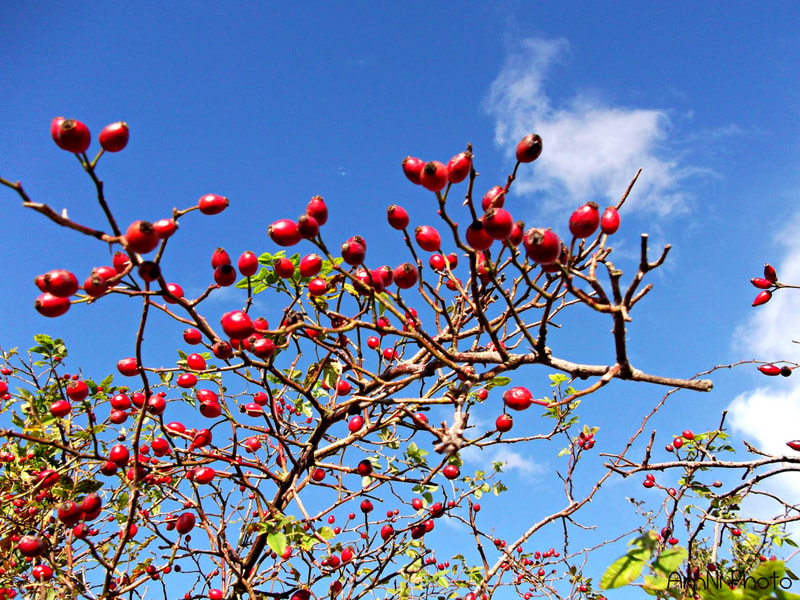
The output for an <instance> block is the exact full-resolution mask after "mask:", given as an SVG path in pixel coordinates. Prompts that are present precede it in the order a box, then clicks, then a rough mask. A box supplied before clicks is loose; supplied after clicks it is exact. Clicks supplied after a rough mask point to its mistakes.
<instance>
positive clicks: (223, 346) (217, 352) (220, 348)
mask: <svg viewBox="0 0 800 600" xmlns="http://www.w3.org/2000/svg"><path fill="white" fill-rule="evenodd" d="M211 351H212V352H213V353H214V356H216V357H217V358H219V359H220V360H226V359H228V358H230V357H231V356H232V355H233V348H231V345H230V344H229V343H228V342H226V341H223V340H219V341H218V342H216V343H215V344H214V345H213V346H211Z"/></svg>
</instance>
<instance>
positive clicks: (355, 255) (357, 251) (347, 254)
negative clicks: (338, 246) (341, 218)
mask: <svg viewBox="0 0 800 600" xmlns="http://www.w3.org/2000/svg"><path fill="white" fill-rule="evenodd" d="M366 255H367V242H366V241H365V240H364V238H362V237H361V236H360V235H354V236H353V237H351V238H350V239H349V240H347V241H346V242H345V243H344V244H342V258H343V259H344V262H346V263H347V264H348V265H351V266H357V265H360V264H362V263H363V262H364V258H366Z"/></svg>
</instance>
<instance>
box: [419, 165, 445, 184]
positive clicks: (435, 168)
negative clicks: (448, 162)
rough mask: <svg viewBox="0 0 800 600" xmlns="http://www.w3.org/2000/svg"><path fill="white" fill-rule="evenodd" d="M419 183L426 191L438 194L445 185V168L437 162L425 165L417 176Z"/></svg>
mask: <svg viewBox="0 0 800 600" xmlns="http://www.w3.org/2000/svg"><path fill="white" fill-rule="evenodd" d="M419 182H420V184H422V187H424V188H425V189H427V190H430V191H432V192H438V191H439V190H442V189H444V186H446V185H447V167H446V166H444V165H443V164H442V163H440V162H439V161H437V160H431V161H429V162H427V163H425V166H424V167H423V168H422V172H421V173H420V176H419Z"/></svg>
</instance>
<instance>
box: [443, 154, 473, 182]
mask: <svg viewBox="0 0 800 600" xmlns="http://www.w3.org/2000/svg"><path fill="white" fill-rule="evenodd" d="M471 168H472V152H459V153H458V154H456V155H455V156H454V157H453V158H451V159H450V162H448V163H447V181H449V182H450V183H461V182H462V181H464V180H465V179H466V178H467V175H469V171H470V169H471Z"/></svg>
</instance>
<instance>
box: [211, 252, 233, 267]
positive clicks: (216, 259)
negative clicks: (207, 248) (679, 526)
mask: <svg viewBox="0 0 800 600" xmlns="http://www.w3.org/2000/svg"><path fill="white" fill-rule="evenodd" d="M229 264H231V257H230V255H229V254H228V253H227V252H226V251H225V248H217V249H216V250H214V252H213V253H212V254H211V268H212V269H216V268H217V267H221V266H222V265H229Z"/></svg>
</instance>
